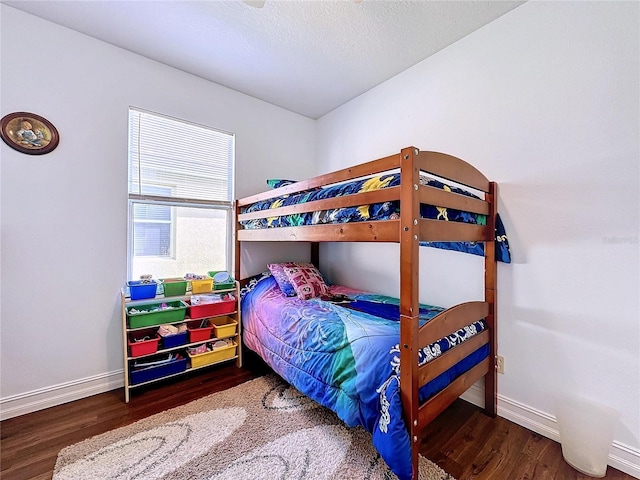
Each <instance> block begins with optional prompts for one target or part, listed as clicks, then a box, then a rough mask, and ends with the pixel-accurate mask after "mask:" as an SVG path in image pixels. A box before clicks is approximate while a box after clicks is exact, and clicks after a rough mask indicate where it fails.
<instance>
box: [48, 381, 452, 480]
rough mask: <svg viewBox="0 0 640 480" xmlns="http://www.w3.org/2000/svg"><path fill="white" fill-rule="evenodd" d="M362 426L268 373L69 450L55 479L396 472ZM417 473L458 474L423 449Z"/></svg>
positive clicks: (216, 479)
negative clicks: (432, 459) (348, 423)
mask: <svg viewBox="0 0 640 480" xmlns="http://www.w3.org/2000/svg"><path fill="white" fill-rule="evenodd" d="M395 478H397V477H396V476H395V475H394V474H393V473H391V471H390V470H389V468H388V467H387V466H386V464H385V463H384V461H383V460H382V459H381V458H380V456H379V455H378V453H377V452H376V450H375V449H374V448H373V446H372V444H371V436H370V435H369V434H368V433H367V432H366V431H365V430H364V429H362V428H349V427H346V426H345V425H344V423H342V422H341V421H340V420H339V419H338V417H337V416H336V415H335V414H333V413H332V412H331V411H329V410H328V409H326V408H324V407H321V406H320V405H318V404H317V403H315V402H314V401H312V400H310V399H309V398H308V397H306V396H304V395H302V394H300V393H299V392H298V391H297V390H295V389H294V388H292V387H290V386H289V385H287V384H285V383H284V382H283V381H282V380H281V379H279V377H277V376H275V375H267V376H265V377H260V378H257V379H255V380H251V381H249V382H247V383H244V384H242V385H239V386H237V387H234V388H231V389H229V390H225V391H223V392H219V393H214V394H212V395H209V396H207V397H203V398H201V399H199V400H196V401H194V402H191V403H189V404H187V405H184V406H181V407H177V408H174V409H171V410H167V411H165V412H162V413H159V414H156V415H153V416H151V417H148V418H145V419H144V420H140V421H138V422H136V423H133V424H131V425H128V426H126V427H122V428H119V429H117V430H113V431H110V432H107V433H104V434H102V435H98V436H96V437H92V438H90V439H88V440H85V441H83V442H80V443H77V444H75V445H71V446H69V447H66V448H64V449H63V450H61V451H60V453H59V454H58V459H57V461H56V466H55V469H54V474H53V479H54V480H68V479H69V480H70V479H73V480H77V479H100V480H104V479H121V480H125V479H127V480H129V479H141V480H150V479H166V480H182V479H184V480H186V479H210V480H241V479H256V480H274V479H281V480H312V479H313V480H324V479H326V480H336V479H350V480H356V479H357V480H360V479H363V480H364V479H367V480H391V479H395ZM420 480H455V479H454V478H453V477H451V476H450V475H448V474H447V473H446V472H445V471H444V470H442V469H440V468H439V467H438V466H437V465H435V464H433V463H432V462H430V461H429V460H427V459H425V458H423V457H420Z"/></svg>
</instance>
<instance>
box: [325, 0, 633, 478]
mask: <svg viewBox="0 0 640 480" xmlns="http://www.w3.org/2000/svg"><path fill="white" fill-rule="evenodd" d="M638 20H639V4H638V3H637V2H593V3H591V2H528V3H526V4H524V5H523V6H521V7H519V8H517V9H515V10H513V11H512V12H510V13H508V14H507V15H505V16H503V17H501V18H500V19H498V20H497V21H494V22H492V23H491V24H489V25H487V26H486V27H484V28H482V29H481V30H479V31H477V32H475V33H474V34H472V35H469V36H468V37H466V38H464V39H462V40H461V41H459V42H457V43H456V44H454V45H452V46H450V47H449V48H447V49H445V50H443V51H441V52H439V53H438V54H436V55H435V56H433V57H431V58H429V59H427V60H425V61H423V62H421V63H420V64H418V65H415V66H414V67H412V68H410V69H408V70H407V71H405V72H403V73H402V74H400V75H398V76H396V77H395V78H393V79H391V80H389V81H387V82H386V83H384V84H382V85H380V86H378V87H377V88H374V89H373V90H371V91H369V92H368V93H366V94H364V95H362V96H361V97H359V98H357V99H355V100H353V101H351V102H350V103H348V104H346V105H344V106H342V107H340V108H338V109H337V110H335V111H333V112H331V113H330V114H328V115H326V116H324V117H323V118H321V119H320V120H319V121H318V145H319V148H318V161H319V166H320V171H319V172H318V173H324V172H326V171H330V170H335V169H337V168H344V167H345V166H348V165H353V164H356V163H360V162H363V161H367V160H372V159H374V158H378V157H382V156H385V155H389V154H393V153H395V152H398V151H399V150H400V149H401V148H403V147H405V146H409V145H415V146H416V147H419V148H422V149H425V150H436V151H443V152H447V153H450V154H453V155H456V156H459V157H461V158H463V159H466V160H468V161H469V162H470V163H472V164H473V165H475V166H476V167H477V168H479V169H480V171H482V172H483V173H485V174H486V175H487V176H488V177H489V178H490V179H491V180H495V181H497V182H498V183H499V184H500V204H499V210H500V212H501V215H502V218H503V220H504V222H505V225H506V228H507V233H508V235H509V238H510V242H511V247H512V253H513V260H514V261H513V264H511V265H503V264H501V265H499V300H498V301H499V307H498V312H499V321H500V327H499V354H501V355H503V356H504V357H505V366H506V372H505V374H504V375H500V376H499V380H498V381H499V393H500V396H501V400H502V405H506V406H509V405H511V406H513V405H517V406H518V407H519V409H520V411H521V412H522V413H523V414H524V415H528V414H533V416H534V417H536V418H537V420H540V419H543V418H552V416H553V414H554V412H555V409H554V403H553V402H554V394H555V393H556V392H557V391H558V386H563V387H566V388H568V389H571V391H572V392H574V393H575V394H581V395H587V396H589V397H590V398H592V399H593V400H596V401H598V402H601V403H604V404H608V405H611V406H613V407H615V408H616V409H618V410H619V411H620V412H621V419H620V423H619V425H618V426H617V429H616V433H615V440H616V442H617V443H616V445H617V446H618V447H619V448H618V450H619V451H622V450H625V448H626V447H629V449H628V451H629V452H630V454H631V459H632V461H633V460H636V468H637V470H635V473H636V475H638V474H639V473H640V462H638V461H637V460H640V448H639V447H640V385H639V382H640V353H639V351H640V328H639V321H638V320H639V313H640V309H639V303H638V296H639V295H638V293H639V290H640V288H639V271H640V270H639V260H640V259H639V255H638V251H639V240H638V239H639V236H640V234H639V218H638V217H639V208H638V207H639V204H640V202H639V189H640V188H639V187H640V181H639V158H640V157H639V153H640V152H639V138H638V137H639V131H640V129H639V118H640V115H639V110H638V107H639V92H640V85H639V80H638V79H639V74H640V68H639V43H640V42H639V25H640V22H639V21H638ZM422 250H424V251H422V252H421V257H420V261H421V266H422V267H421V268H422V270H423V271H424V272H425V273H424V275H423V276H422V277H421V278H423V279H425V281H424V282H422V283H421V291H420V295H421V300H422V301H431V302H433V303H437V304H442V305H451V304H453V303H457V302H460V301H464V300H469V299H475V298H481V296H482V289H481V287H482V285H481V281H482V268H483V267H482V261H481V259H479V258H467V257H470V256H464V255H461V254H458V253H455V252H441V251H437V250H435V249H426V248H425V249H422ZM398 255H399V252H398V247H397V246H396V245H356V244H334V245H326V246H323V248H322V249H321V257H320V258H321V267H322V269H323V271H325V273H327V274H328V275H329V277H330V279H331V280H333V281H337V282H340V283H344V284H347V285H351V286H356V287H361V288H364V289H370V290H375V291H382V292H383V293H390V294H397V293H398V267H397V265H398V262H397V258H398ZM462 257H464V258H462ZM346 265H348V267H346ZM449 269H451V270H455V271H457V272H460V274H459V276H450V275H447V270H449ZM441 276H442V277H444V279H445V280H451V281H448V282H447V281H444V280H440V278H441ZM452 279H453V280H452ZM461 279H462V280H461ZM514 419H515V420H516V421H518V419H517V418H514ZM520 421H523V419H522V418H521V419H520ZM527 426H530V427H531V426H532V425H527Z"/></svg>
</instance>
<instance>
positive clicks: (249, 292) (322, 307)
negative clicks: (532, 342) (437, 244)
mask: <svg viewBox="0 0 640 480" xmlns="http://www.w3.org/2000/svg"><path fill="white" fill-rule="evenodd" d="M330 293H331V295H338V294H342V295H347V296H348V297H349V299H350V301H349V302H348V303H342V304H336V303H333V302H331V301H327V300H322V299H317V298H316V299H311V300H299V299H298V298H297V297H286V296H285V295H284V294H283V293H282V292H281V290H280V289H279V287H278V285H277V283H276V282H275V279H274V278H273V277H272V276H270V274H268V273H265V274H263V275H261V276H260V277H259V278H256V279H254V281H253V282H250V284H249V286H248V287H247V288H245V289H243V294H242V324H243V340H244V342H245V344H246V346H247V347H248V348H250V349H251V350H253V351H255V352H256V353H257V354H258V355H260V356H261V357H262V358H263V359H264V360H265V362H266V363H267V364H269V365H270V366H271V367H272V368H273V370H274V371H275V372H276V373H278V374H279V375H280V376H281V377H282V378H284V379H285V380H286V381H288V382H289V383H290V384H291V385H293V386H294V387H295V388H297V389H298V390H299V391H300V392H302V393H304V394H305V395H307V396H309V397H310V398H312V399H313V400H315V401H316V402H318V403H320V404H321V405H324V406H326V407H328V408H330V409H331V410H333V411H334V412H336V414H337V415H338V416H339V417H340V418H341V419H342V420H343V421H344V422H345V423H346V424H347V425H349V426H357V425H360V426H363V427H364V428H365V429H366V430H367V431H369V432H370V433H371V434H372V438H373V444H374V446H375V448H376V449H377V450H378V452H379V453H380V455H381V456H382V458H384V460H385V461H386V462H387V464H388V465H389V467H390V468H391V469H392V471H393V472H394V473H395V474H396V475H398V477H399V478H400V479H404V478H410V477H411V447H410V442H409V435H408V433H407V430H406V428H405V425H404V421H403V417H402V405H401V401H400V395H399V383H400V380H399V374H400V350H399V344H398V343H399V332H400V324H399V307H398V305H399V302H398V300H397V299H395V298H392V297H387V296H382V295H375V294H371V293H365V292H360V291H357V290H353V289H348V288H346V287H342V286H335V285H334V286H331V287H330ZM442 310H443V309H442V308H440V307H436V306H430V305H421V306H420V323H421V324H424V323H425V322H428V321H429V319H431V318H433V317H434V316H435V315H437V314H438V313H440V312H441V311H442ZM485 328H486V325H485V323H484V321H482V320H481V321H478V322H474V323H473V324H471V325H468V326H466V327H464V328H463V329H460V330H459V331H457V332H452V334H451V335H448V336H447V337H445V338H443V339H440V340H438V341H437V342H434V343H433V344H431V345H429V346H427V347H425V348H423V349H421V351H420V352H419V363H420V364H425V363H427V362H429V361H430V360H432V359H433V358H436V357H437V356H439V355H441V354H442V353H444V352H445V351H447V350H448V349H450V348H451V347H452V346H455V345H457V344H459V343H460V342H463V341H465V340H467V339H468V338H471V337H473V336H474V335H476V334H477V333H479V332H481V331H482V330H484V329H485ZM488 354H489V349H488V346H486V345H485V346H484V347H481V348H480V349H478V350H476V351H475V352H473V353H472V354H471V355H469V356H468V357H466V358H465V359H463V360H462V361H460V362H459V363H458V364H456V365H454V366H453V367H452V368H451V369H449V370H448V371H446V372H445V373H443V374H441V375H440V376H439V377H437V378H435V379H434V380H432V381H431V382H429V383H428V384H427V385H425V386H423V387H422V388H421V389H420V392H419V397H420V401H421V402H423V401H425V400H426V399H428V398H429V397H431V396H432V395H434V394H435V393H437V392H438V391H440V390H442V389H443V388H444V387H446V386H447V385H448V384H449V383H450V382H451V381H453V380H454V379H455V378H456V377H458V376H459V375H460V374H462V373H464V372H465V371H467V370H469V369H470V368H471V367H473V366H474V365H476V364H478V363H479V362H480V361H482V360H483V359H484V358H486V357H487V356H488Z"/></svg>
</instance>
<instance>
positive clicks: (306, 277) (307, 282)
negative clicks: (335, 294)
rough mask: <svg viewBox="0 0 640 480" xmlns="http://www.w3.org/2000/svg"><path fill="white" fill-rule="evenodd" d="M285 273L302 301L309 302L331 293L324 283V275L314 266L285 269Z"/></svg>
mask: <svg viewBox="0 0 640 480" xmlns="http://www.w3.org/2000/svg"><path fill="white" fill-rule="evenodd" d="M284 272H285V273H286V275H287V277H288V278H289V281H290V282H291V285H293V288H294V289H295V291H296V294H297V295H298V298H300V299H301V300H308V299H310V298H315V297H320V296H322V295H326V294H328V293H329V288H328V287H327V284H326V283H324V280H323V278H322V275H320V272H319V271H318V269H317V268H316V267H314V266H313V265H297V266H295V267H284Z"/></svg>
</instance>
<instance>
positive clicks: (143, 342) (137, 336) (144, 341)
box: [127, 329, 160, 357]
mask: <svg viewBox="0 0 640 480" xmlns="http://www.w3.org/2000/svg"><path fill="white" fill-rule="evenodd" d="M159 341H160V335H158V334H157V333H156V331H155V329H153V330H143V331H140V332H132V333H131V334H129V339H128V341H127V343H128V344H129V352H130V355H131V356H132V357H140V356H142V355H149V354H151V353H156V352H157V351H158V342H159Z"/></svg>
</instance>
